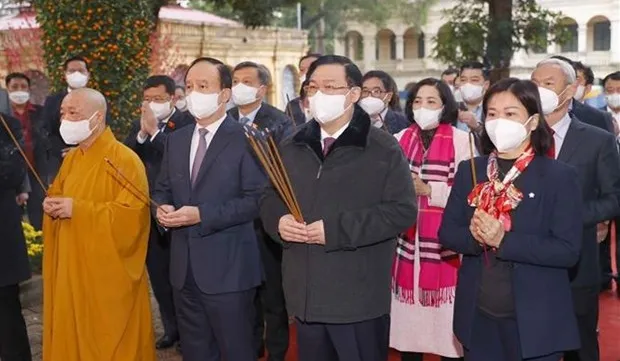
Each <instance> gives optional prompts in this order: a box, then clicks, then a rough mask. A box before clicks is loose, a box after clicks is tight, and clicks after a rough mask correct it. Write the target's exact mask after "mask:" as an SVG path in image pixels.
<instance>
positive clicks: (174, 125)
mask: <svg viewBox="0 0 620 361" xmlns="http://www.w3.org/2000/svg"><path fill="white" fill-rule="evenodd" d="M176 126H177V125H176V124H174V122H173V121H171V120H169V121H168V128H170V129H174V127H176Z"/></svg>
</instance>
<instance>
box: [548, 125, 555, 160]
mask: <svg viewBox="0 0 620 361" xmlns="http://www.w3.org/2000/svg"><path fill="white" fill-rule="evenodd" d="M549 131H550V132H551V147H549V150H548V151H547V157H549V158H551V159H555V137H554V135H555V130H553V129H549Z"/></svg>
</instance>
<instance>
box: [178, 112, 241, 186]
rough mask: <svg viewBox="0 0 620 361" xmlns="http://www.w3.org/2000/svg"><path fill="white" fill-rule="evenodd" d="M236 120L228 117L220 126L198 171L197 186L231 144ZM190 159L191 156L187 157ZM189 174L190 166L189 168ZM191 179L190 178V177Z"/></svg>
mask: <svg viewBox="0 0 620 361" xmlns="http://www.w3.org/2000/svg"><path fill="white" fill-rule="evenodd" d="M234 122H235V121H234V120H233V119H232V118H231V117H230V116H228V117H226V119H224V122H222V124H221V125H220V127H219V129H218V130H217V132H216V133H215V136H214V137H213V139H212V140H211V143H210V144H209V147H208V148H207V153H206V154H205V158H204V159H203V160H202V164H201V165H200V170H199V171H198V176H197V177H196V184H195V185H194V187H195V186H196V185H198V183H199V182H200V181H201V180H202V178H203V177H204V175H205V174H206V173H207V172H208V171H209V168H211V166H212V165H213V163H214V162H215V160H216V159H217V157H218V155H219V154H220V153H221V152H222V151H223V150H224V148H226V146H227V145H228V143H230V140H231V135H232V134H234V133H233V132H232V131H231V130H232V129H234V127H233V126H234ZM187 159H189V155H188V156H187ZM187 169H188V172H189V164H188V166H187ZM188 179H189V177H188Z"/></svg>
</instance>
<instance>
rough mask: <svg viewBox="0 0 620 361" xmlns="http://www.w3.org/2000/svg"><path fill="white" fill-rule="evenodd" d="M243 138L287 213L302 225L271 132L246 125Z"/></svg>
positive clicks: (302, 219)
mask: <svg viewBox="0 0 620 361" xmlns="http://www.w3.org/2000/svg"><path fill="white" fill-rule="evenodd" d="M245 136H246V137H247V138H248V141H249V142H250V146H251V147H252V150H254V153H256V156H257V157H258V160H259V161H260V162H261V164H262V166H263V168H265V171H266V172H267V175H268V176H269V179H270V180H271V183H273V186H274V187H275V188H276V190H277V191H278V194H279V195H280V197H281V198H282V200H283V201H284V203H285V204H286V207H287V208H288V210H289V212H291V214H292V215H293V217H295V220H296V221H297V222H300V223H304V218H303V216H302V214H301V208H300V207H299V203H298V202H297V197H295V192H294V191H293V186H292V185H291V181H290V179H289V176H288V172H287V171H286V167H284V163H283V162H282V157H281V156H280V152H279V151H278V147H277V146H276V143H275V141H274V140H273V136H272V134H271V132H270V131H269V130H268V129H267V130H265V131H264V132H262V131H260V130H258V129H256V128H255V127H253V126H247V125H246V126H245Z"/></svg>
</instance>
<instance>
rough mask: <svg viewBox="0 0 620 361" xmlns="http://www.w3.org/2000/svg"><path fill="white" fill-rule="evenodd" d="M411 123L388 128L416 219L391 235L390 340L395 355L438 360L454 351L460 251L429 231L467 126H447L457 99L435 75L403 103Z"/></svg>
mask: <svg viewBox="0 0 620 361" xmlns="http://www.w3.org/2000/svg"><path fill="white" fill-rule="evenodd" d="M405 112H406V114H407V117H408V118H409V120H410V121H411V122H412V124H411V126H410V127H409V128H407V129H405V130H403V131H401V132H400V133H398V134H396V135H395V137H396V139H397V140H398V141H399V142H400V145H401V148H402V149H403V152H404V154H405V157H406V158H407V159H408V161H409V164H410V167H411V178H412V181H413V183H414V186H415V190H416V194H417V197H418V207H419V213H418V220H417V223H416V224H414V225H412V226H411V227H410V228H409V229H408V230H407V231H406V232H405V233H404V234H402V235H401V237H400V238H399V241H398V246H397V250H396V260H395V262H394V269H393V284H392V313H391V329H390V331H391V332H390V347H392V348H394V349H396V350H399V351H401V353H402V360H403V361H422V358H423V355H424V354H425V353H428V354H435V355H440V356H442V360H443V361H447V360H453V359H458V358H460V357H462V355H463V350H462V347H461V345H460V343H459V342H458V341H457V339H456V338H455V337H454V334H453V331H452V315H453V311H454V309H453V302H454V292H455V289H456V278H457V272H458V269H459V266H460V263H461V261H460V256H459V255H458V254H456V253H454V252H451V251H448V250H446V249H443V248H442V247H441V245H440V243H439V239H438V236H437V233H438V231H439V226H440V224H441V219H442V215H443V209H444V207H445V205H446V202H447V200H448V196H449V194H450V190H451V188H452V182H453V180H454V174H455V172H456V169H457V167H458V164H459V163H460V162H461V161H463V160H467V159H469V158H470V144H469V135H468V133H466V132H464V131H462V130H459V129H456V128H455V127H453V126H452V125H453V124H454V123H455V122H456V120H457V117H458V106H457V103H456V101H455V100H454V97H453V95H452V92H451V91H450V88H449V87H448V85H446V84H445V83H443V82H441V81H440V80H438V79H434V78H428V79H424V80H422V81H420V82H419V83H417V84H416V86H415V87H414V88H413V89H412V90H411V93H410V95H409V97H408V99H407V105H406V108H405Z"/></svg>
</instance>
